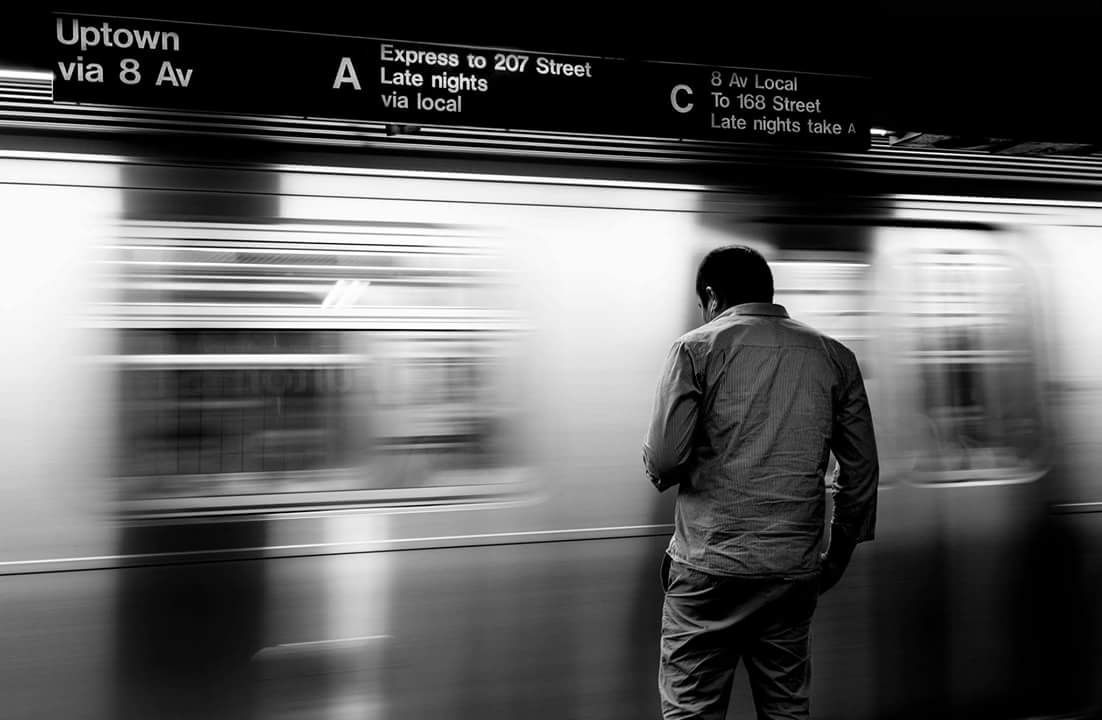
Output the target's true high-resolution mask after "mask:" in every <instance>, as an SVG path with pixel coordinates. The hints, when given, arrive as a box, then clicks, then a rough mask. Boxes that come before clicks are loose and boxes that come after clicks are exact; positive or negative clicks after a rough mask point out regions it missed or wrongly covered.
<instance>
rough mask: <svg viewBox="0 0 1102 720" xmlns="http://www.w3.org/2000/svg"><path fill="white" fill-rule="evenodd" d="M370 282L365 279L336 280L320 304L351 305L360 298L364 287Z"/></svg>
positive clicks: (324, 306)
mask: <svg viewBox="0 0 1102 720" xmlns="http://www.w3.org/2000/svg"><path fill="white" fill-rule="evenodd" d="M370 284H371V283H370V282H368V281H367V280H338V281H337V282H335V283H334V284H333V289H332V290H330V291H329V294H328V295H326V296H325V300H323V301H322V303H321V306H322V307H323V308H335V307H351V306H352V305H355V304H356V301H357V300H359V299H360V295H361V294H362V293H363V291H364V288H366V287H367V286H368V285H370Z"/></svg>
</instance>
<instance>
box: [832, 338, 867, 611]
mask: <svg viewBox="0 0 1102 720" xmlns="http://www.w3.org/2000/svg"><path fill="white" fill-rule="evenodd" d="M846 360H847V362H846V363H845V376H844V378H843V381H842V384H841V388H840V393H839V397H838V403H837V406H836V409H835V416H834V426H833V430H832V434H831V450H832V452H833V453H834V457H835V459H836V460H837V461H838V471H837V474H836V476H835V480H834V516H833V517H832V518H831V526H830V536H831V537H830V547H829V548H828V550H827V552H826V553H825V554H824V555H823V559H822V560H823V572H822V583H821V586H820V591H821V592H826V591H827V590H829V589H830V588H831V587H833V586H834V584H835V583H837V582H838V580H839V579H840V578H841V577H842V573H844V572H845V570H846V566H847V565H848V564H849V560H850V556H851V555H852V554H853V550H854V548H856V547H857V544H858V543H862V542H865V541H867V540H872V539H873V537H874V535H875V531H876V491H877V487H878V486H879V484H880V461H879V458H878V456H877V452H876V435H875V433H874V432H873V427H872V413H871V411H870V410H869V399H868V396H867V395H866V393H865V383H864V380H863V379H862V378H861V370H860V368H859V367H858V365H857V360H856V359H855V358H854V357H853V356H852V354H848V355H847V357H846Z"/></svg>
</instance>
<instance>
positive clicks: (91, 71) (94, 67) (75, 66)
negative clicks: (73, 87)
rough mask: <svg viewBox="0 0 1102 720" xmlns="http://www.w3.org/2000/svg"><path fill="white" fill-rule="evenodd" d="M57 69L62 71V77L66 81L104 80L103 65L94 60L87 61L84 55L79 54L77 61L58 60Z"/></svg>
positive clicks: (97, 81)
mask: <svg viewBox="0 0 1102 720" xmlns="http://www.w3.org/2000/svg"><path fill="white" fill-rule="evenodd" d="M57 69H58V71H59V72H60V73H61V78H62V79H63V80H65V81H70V80H76V81H77V82H92V83H101V82H103V66H102V65H100V64H99V63H94V62H90V63H85V62H84V56H83V55H77V59H76V61H75V62H61V61H58V63H57Z"/></svg>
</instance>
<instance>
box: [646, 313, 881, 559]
mask: <svg viewBox="0 0 1102 720" xmlns="http://www.w3.org/2000/svg"><path fill="white" fill-rule="evenodd" d="M832 452H833V454H834V457H835V459H836V460H837V474H836V476H835V478H834V483H833V492H834V516H833V518H832V522H833V523H834V526H835V527H836V528H841V529H842V531H843V532H845V533H846V534H847V535H848V536H849V538H850V539H852V540H855V541H856V542H862V541H865V540H871V539H872V537H873V531H874V528H875V524H876V492H877V485H878V483H879V475H880V470H879V462H878V459H877V453H876V440H875V437H874V434H873V427H872V417H871V413H870V411H869V403H868V398H867V396H866V394H865V386H864V381H863V380H862V378H861V371H860V369H859V368H858V365H857V360H856V358H855V357H854V355H853V353H852V352H851V351H850V350H849V349H848V348H846V347H845V346H844V345H842V344H841V343H840V342H838V341H836V340H834V339H832V338H829V337H827V336H825V335H823V334H821V333H819V332H816V331H815V330H813V329H812V328H810V327H808V326H807V325H804V324H803V323H799V322H796V321H795V320H792V319H791V318H789V316H788V312H787V311H786V310H785V309H784V307H782V306H780V305H775V304H772V303H745V304H741V305H736V306H735V307H732V308H728V309H727V310H726V311H724V312H723V313H721V314H719V315H718V316H716V317H715V318H714V319H713V320H712V321H711V322H708V323H706V324H704V325H702V326H701V327H698V328H696V329H695V330H692V331H690V332H688V333H686V334H685V335H683V336H681V338H679V339H678V340H677V342H675V343H674V345H673V347H672V348H671V350H670V352H669V355H668V356H667V358H666V363H665V367H664V369H663V372H662V377H661V382H660V384H659V387H658V392H657V396H656V398H655V403H654V412H653V415H652V418H651V423H650V428H649V430H648V432H647V437H646V440H645V442H644V445H643V465H644V468H645V470H646V474H647V476H648V477H649V478H650V480H651V482H652V483H653V484H654V485H655V486H656V487H658V489H659V490H664V489H666V488H667V487H672V486H675V485H676V486H677V487H678V495H677V505H676V511H675V521H674V535H673V537H672V539H671V540H670V545H669V549H668V553H669V555H670V557H672V558H673V559H674V560H677V561H679V562H681V563H684V564H686V565H688V566H690V567H693V568H695V569H697V570H700V571H702V572H706V573H711V574H715V575H749V576H763V575H796V574H801V573H811V572H816V571H818V568H819V556H820V552H821V550H822V544H823V536H824V531H825V512H826V497H825V482H824V478H825V474H826V471H827V467H828V464H829V460H830V454H831V453H832Z"/></svg>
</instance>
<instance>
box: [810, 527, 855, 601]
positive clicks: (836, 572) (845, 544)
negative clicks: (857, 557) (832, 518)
mask: <svg viewBox="0 0 1102 720" xmlns="http://www.w3.org/2000/svg"><path fill="white" fill-rule="evenodd" d="M855 547H857V543H855V542H853V540H851V539H850V537H849V535H848V534H847V533H846V531H844V530H842V529H841V528H840V527H839V526H837V525H832V526H831V529H830V548H828V549H827V551H826V552H825V553H823V554H822V556H820V558H819V563H820V568H819V594H820V595H822V594H823V593H825V592H826V591H827V590H830V589H831V588H832V587H834V586H835V585H836V584H837V583H838V581H839V580H841V579H842V575H843V574H844V573H845V572H846V567H847V566H848V565H849V559H850V557H851V556H852V555H853V549H854V548H855Z"/></svg>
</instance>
